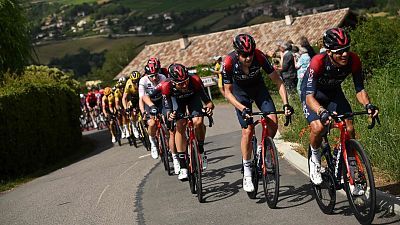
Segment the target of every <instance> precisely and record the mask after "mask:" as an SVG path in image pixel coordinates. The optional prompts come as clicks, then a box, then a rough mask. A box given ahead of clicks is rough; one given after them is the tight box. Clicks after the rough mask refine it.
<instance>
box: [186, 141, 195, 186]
mask: <svg viewBox="0 0 400 225" xmlns="http://www.w3.org/2000/svg"><path fill="white" fill-rule="evenodd" d="M188 148H189V149H188V150H189V151H186V152H187V153H188V160H186V162H187V168H188V180H189V186H190V192H192V194H196V193H197V192H196V178H195V176H194V168H196V166H195V164H196V160H195V159H194V151H193V142H192V141H190V140H189V142H188Z"/></svg>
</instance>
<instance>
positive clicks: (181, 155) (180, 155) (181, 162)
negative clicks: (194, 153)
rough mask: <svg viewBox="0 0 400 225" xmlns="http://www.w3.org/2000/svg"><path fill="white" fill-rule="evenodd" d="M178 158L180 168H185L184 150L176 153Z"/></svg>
mask: <svg viewBox="0 0 400 225" xmlns="http://www.w3.org/2000/svg"><path fill="white" fill-rule="evenodd" d="M178 160H179V165H180V167H181V168H184V169H186V168H187V166H186V152H179V153H178Z"/></svg>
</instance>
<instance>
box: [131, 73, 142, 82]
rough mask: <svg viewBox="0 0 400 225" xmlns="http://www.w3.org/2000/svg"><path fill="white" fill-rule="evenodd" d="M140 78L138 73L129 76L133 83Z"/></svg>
mask: <svg viewBox="0 0 400 225" xmlns="http://www.w3.org/2000/svg"><path fill="white" fill-rule="evenodd" d="M139 78H140V73H139V72H138V71H136V70H135V71H132V73H131V75H130V76H129V79H131V80H132V81H133V82H135V81H137V80H139Z"/></svg>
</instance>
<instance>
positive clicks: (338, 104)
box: [300, 89, 352, 123]
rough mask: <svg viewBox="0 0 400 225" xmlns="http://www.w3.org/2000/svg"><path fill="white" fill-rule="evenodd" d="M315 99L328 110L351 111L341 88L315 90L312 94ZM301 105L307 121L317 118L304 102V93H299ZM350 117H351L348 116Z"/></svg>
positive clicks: (339, 112)
mask: <svg viewBox="0 0 400 225" xmlns="http://www.w3.org/2000/svg"><path fill="white" fill-rule="evenodd" d="M314 97H315V99H316V100H317V101H318V103H319V104H320V105H321V106H322V107H324V108H325V109H327V110H328V111H329V112H333V111H336V112H337V113H338V114H343V113H348V112H352V110H351V106H350V104H349V102H348V101H347V99H346V96H345V95H344V93H343V90H342V89H340V90H339V91H327V92H322V91H318V90H317V91H316V92H315V94H314ZM300 99H301V105H302V107H303V114H304V116H305V117H306V119H307V121H308V123H311V122H312V121H314V120H319V116H318V115H317V113H316V112H314V111H313V110H312V109H311V108H310V107H309V106H308V105H307V104H306V95H305V93H302V94H301V97H300ZM349 119H352V118H349Z"/></svg>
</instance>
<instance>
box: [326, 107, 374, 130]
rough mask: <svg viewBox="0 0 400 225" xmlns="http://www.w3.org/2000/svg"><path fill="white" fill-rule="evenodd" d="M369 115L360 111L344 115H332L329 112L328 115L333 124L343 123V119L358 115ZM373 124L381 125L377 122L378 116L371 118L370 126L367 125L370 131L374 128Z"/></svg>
mask: <svg viewBox="0 0 400 225" xmlns="http://www.w3.org/2000/svg"><path fill="white" fill-rule="evenodd" d="M366 114H370V113H368V111H360V112H349V113H344V114H341V115H339V114H334V113H332V112H329V115H330V116H331V117H332V119H333V120H334V121H335V122H340V121H343V120H344V119H347V118H350V117H353V116H358V115H366ZM375 122H377V123H378V124H379V125H381V121H380V120H379V116H376V117H372V121H371V124H369V125H368V129H372V128H374V127H375Z"/></svg>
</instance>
